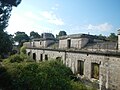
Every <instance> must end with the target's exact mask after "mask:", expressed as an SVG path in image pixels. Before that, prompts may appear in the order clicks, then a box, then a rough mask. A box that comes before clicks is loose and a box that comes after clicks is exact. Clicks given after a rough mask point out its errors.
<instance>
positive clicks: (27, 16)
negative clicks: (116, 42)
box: [6, 0, 120, 36]
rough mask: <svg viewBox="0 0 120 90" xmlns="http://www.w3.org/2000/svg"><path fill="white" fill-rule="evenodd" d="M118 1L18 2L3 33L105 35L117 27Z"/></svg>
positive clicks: (119, 20) (119, 21)
mask: <svg viewBox="0 0 120 90" xmlns="http://www.w3.org/2000/svg"><path fill="white" fill-rule="evenodd" d="M119 8H120V0H22V2H21V4H20V5H19V6H18V7H17V8H16V7H13V10H12V12H11V17H10V19H9V26H8V27H7V28H6V31H7V32H8V33H9V34H14V33H15V32H17V31H22V32H25V33H26V34H28V35H29V34H30V32H31V31H35V32H38V33H39V34H41V33H44V32H48V33H53V34H54V35H56V34H58V33H59V31H66V32H67V34H78V33H84V34H91V35H100V34H102V35H106V36H107V35H109V34H110V33H116V34H117V30H118V29H119V28H120V10H119Z"/></svg>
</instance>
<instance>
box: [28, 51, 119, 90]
mask: <svg viewBox="0 0 120 90" xmlns="http://www.w3.org/2000/svg"><path fill="white" fill-rule="evenodd" d="M28 52H31V56H32V54H33V53H36V61H37V62H39V61H40V54H43V60H44V59H45V55H48V58H49V60H51V59H56V58H57V57H61V58H62V60H63V63H64V64H66V66H68V67H70V68H71V69H72V71H73V72H74V73H75V74H77V63H78V62H77V61H78V60H82V61H84V75H83V77H84V78H88V79H90V80H93V79H92V78H91V63H98V64H99V66H100V68H99V80H98V82H99V88H101V90H104V88H106V89H111V90H120V57H119V56H112V55H111V56H110V55H109V56H107V55H104V54H90V53H80V52H70V51H67V52H66V51H59V50H50V49H48V50H47V49H46V50H43V49H27V53H28ZM93 81H94V80H93Z"/></svg>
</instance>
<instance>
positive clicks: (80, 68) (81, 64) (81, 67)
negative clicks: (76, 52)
mask: <svg viewBox="0 0 120 90" xmlns="http://www.w3.org/2000/svg"><path fill="white" fill-rule="evenodd" d="M78 73H79V74H80V75H83V74H84V61H81V60H78Z"/></svg>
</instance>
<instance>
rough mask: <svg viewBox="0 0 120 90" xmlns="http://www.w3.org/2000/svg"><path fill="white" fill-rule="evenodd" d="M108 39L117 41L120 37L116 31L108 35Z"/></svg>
mask: <svg viewBox="0 0 120 90" xmlns="http://www.w3.org/2000/svg"><path fill="white" fill-rule="evenodd" d="M108 40H110V41H117V40H118V37H117V35H116V34H115V33H111V34H110V35H109V36H108Z"/></svg>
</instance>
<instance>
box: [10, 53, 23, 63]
mask: <svg viewBox="0 0 120 90" xmlns="http://www.w3.org/2000/svg"><path fill="white" fill-rule="evenodd" d="M8 60H9V62H10V63H14V62H18V63H20V62H23V58H22V57H21V56H20V55H18V54H15V55H12V56H10V57H9V58H8Z"/></svg>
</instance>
